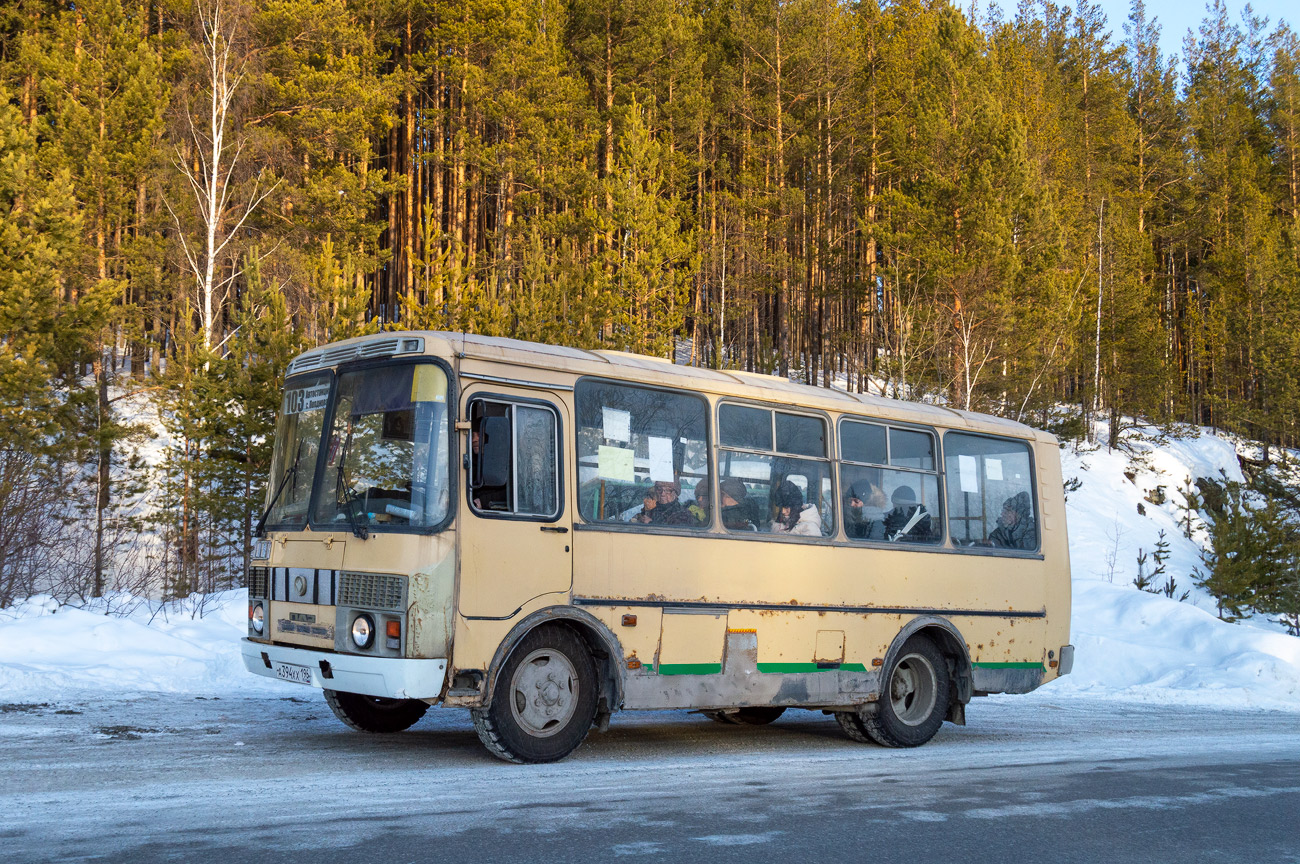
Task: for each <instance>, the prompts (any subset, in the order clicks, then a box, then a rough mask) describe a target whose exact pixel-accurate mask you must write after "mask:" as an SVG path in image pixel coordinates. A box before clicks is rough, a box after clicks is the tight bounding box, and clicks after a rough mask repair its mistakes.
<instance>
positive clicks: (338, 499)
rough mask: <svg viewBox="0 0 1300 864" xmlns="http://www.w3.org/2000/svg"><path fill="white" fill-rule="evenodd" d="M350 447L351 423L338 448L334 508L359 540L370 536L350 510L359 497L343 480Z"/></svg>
mask: <svg viewBox="0 0 1300 864" xmlns="http://www.w3.org/2000/svg"><path fill="white" fill-rule="evenodd" d="M351 446H352V423H349V424H348V435H347V437H346V438H344V439H343V446H342V447H340V448H339V467H338V471H337V473H336V475H335V477H334V506H335V507H339V508H341V509H342V510H343V512H344V513H346V514H347V517H348V524H349V525H351V526H352V533H353V535H354V536H356V537H358V538H359V539H361V540H365V539H366V538H367V537H369V536H370V529H369V528H367V527H366V526H365V525H364V524H362V523H361V521H360V520H359V519H358V517H357V514H356V512H355V511H354V510H353V509H352V505H353V503H354V502H355V501H356V500H357V499H358V498H359V497H360V496H359V495H354V494H353V493H352V490H351V489H350V488H348V486H347V485H346V483H345V482H344V479H343V466H344V465H346V464H347V461H348V449H349V448H350V447H351Z"/></svg>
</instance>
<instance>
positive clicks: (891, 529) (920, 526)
mask: <svg viewBox="0 0 1300 864" xmlns="http://www.w3.org/2000/svg"><path fill="white" fill-rule="evenodd" d="M889 500H890V503H892V504H893V505H894V509H893V510H890V511H889V512H888V513H886V514H885V539H887V540H902V541H904V542H910V543H927V542H929V541H930V540H931V539H933V537H932V534H933V531H934V526H933V521H934V520H932V519H931V518H930V514H929V513H927V512H926V510H925V507H923V506H922V505H920V504H917V503H916V492H914V491H913V490H912V487H911V486H899V487H898V488H897V489H895V490H894V494H893V495H892V496H891V497H890V499H889Z"/></svg>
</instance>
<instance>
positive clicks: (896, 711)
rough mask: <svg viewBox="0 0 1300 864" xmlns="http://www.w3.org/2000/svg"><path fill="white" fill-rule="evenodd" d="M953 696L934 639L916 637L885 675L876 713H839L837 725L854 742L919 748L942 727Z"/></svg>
mask: <svg viewBox="0 0 1300 864" xmlns="http://www.w3.org/2000/svg"><path fill="white" fill-rule="evenodd" d="M949 692H950V690H949V675H948V663H947V661H946V660H944V658H943V655H942V654H940V653H939V649H938V648H936V647H935V645H934V643H933V642H931V641H930V640H929V639H927V638H926V637H924V636H919V635H918V636H913V637H912V638H910V639H908V640H907V641H906V642H904V643H903V647H902V648H901V649H900V650H899V652H898V657H897V658H896V659H895V660H894V662H893V663H891V664H890V667H889V669H887V670H886V671H885V675H884V677H883V678H882V688H881V694H880V699H879V701H878V702H877V703H876V710H875V711H874V712H873V713H869V714H863V713H860V712H857V711H837V712H836V713H835V719H836V720H838V721H839V724H840V727H841V728H843V729H844V731H845V732H846V733H847V734H848V736H849V737H850V738H852V739H853V740H855V741H874V742H875V743H877V744H879V745H881V746H882V747H920V746H921V745H922V744H924V743H925V742H927V741H929V740H930V739H931V738H933V737H934V735H935V733H936V732H938V731H939V727H940V726H942V725H943V718H944V717H946V716H947V715H948V699H949Z"/></svg>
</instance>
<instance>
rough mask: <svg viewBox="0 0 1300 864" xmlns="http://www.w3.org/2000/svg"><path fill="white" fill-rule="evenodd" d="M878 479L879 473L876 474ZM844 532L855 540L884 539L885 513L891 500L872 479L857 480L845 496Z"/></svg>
mask: <svg viewBox="0 0 1300 864" xmlns="http://www.w3.org/2000/svg"><path fill="white" fill-rule="evenodd" d="M876 474H877V477H878V476H879V472H876ZM845 505H846V506H845V508H844V531H845V533H847V534H848V535H849V536H850V537H852V538H854V539H855V540H881V539H883V538H884V518H885V512H886V511H887V510H888V509H889V499H888V498H886V497H885V490H884V489H881V488H880V486H879V484H878V483H877V482H876V481H875V480H872V479H871V478H870V477H862V478H860V479H858V480H855V481H854V482H853V483H852V484H851V485H850V486H849V491H848V494H847V495H846V496H845Z"/></svg>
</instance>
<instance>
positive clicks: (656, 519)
mask: <svg viewBox="0 0 1300 864" xmlns="http://www.w3.org/2000/svg"><path fill="white" fill-rule="evenodd" d="M681 494H682V484H681V483H678V482H677V481H676V480H659V481H658V482H656V483H655V485H654V488H653V489H651V490H650V494H648V495H646V496H645V498H643V499H642V500H641V512H640V513H638V514H637V515H635V516H633V517H632V521H633V522H643V523H653V524H656V525H683V524H686V523H687V522H693V521H694V519H693V518H692V517H691V514H690V513H689V512H688V511H687V510H686V508H685V507H683V506H682V502H680V501H678V500H677V499H678V498H679V497H680V496H681Z"/></svg>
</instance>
